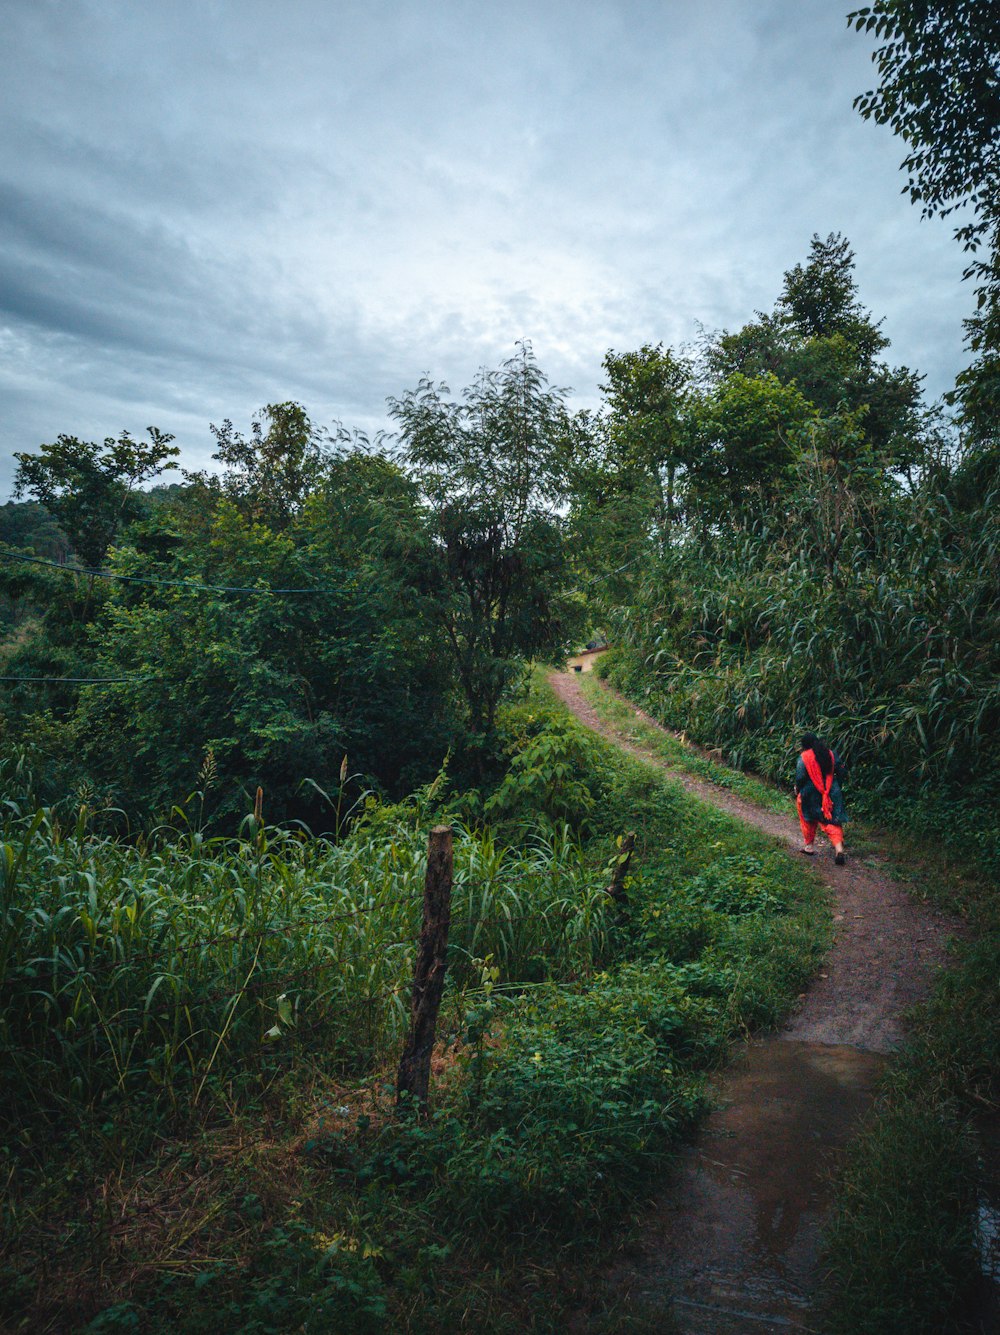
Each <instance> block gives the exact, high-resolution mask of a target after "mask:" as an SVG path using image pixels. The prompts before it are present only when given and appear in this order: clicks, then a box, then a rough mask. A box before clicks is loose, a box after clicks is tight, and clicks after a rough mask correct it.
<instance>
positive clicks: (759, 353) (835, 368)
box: [706, 233, 920, 469]
mask: <svg viewBox="0 0 1000 1335" xmlns="http://www.w3.org/2000/svg"><path fill="white" fill-rule="evenodd" d="M854 263H855V261H854V252H853V251H852V249H851V247H850V244H849V243H848V241H847V239H846V238H845V237H843V236H841V235H840V234H839V233H832V234H831V235H829V236H827V237H826V238H825V239H824V238H821V237H820V236H818V235H814V236H813V238H812V241H811V243H810V247H809V255H808V257H807V259H806V261H805V263H804V264H796V265H794V266H793V267H792V268H791V269H789V270H788V271H787V273H786V274H785V276H784V282H783V285H782V291H781V295H780V297H779V298H778V301H777V304H776V306H775V309H774V312H773V314H770V315H765V314H760V313H758V315H757V318H756V320H754V321H752V322H751V323H750V324H748V325H746V326H745V327H744V328H743V329H741V330H739V331H737V332H736V333H734V334H731V333H728V332H723V333H722V334H720V335H718V336H717V338H716V339H715V340H714V341H712V342H711V343H709V345H708V347H707V348H706V364H707V368H708V371H709V375H710V378H712V379H714V380H716V381H721V380H724V379H725V378H726V377H727V376H730V375H732V374H734V373H739V374H742V375H744V376H748V377H759V376H769V375H770V376H774V377H776V378H777V379H778V380H779V381H780V382H781V384H782V385H786V386H791V385H794V386H795V387H796V388H797V389H798V390H799V392H800V393H801V394H802V395H804V397H805V398H806V399H807V400H808V401H809V403H810V404H811V405H812V406H813V407H814V408H815V409H816V411H817V412H819V413H821V414H823V415H824V416H830V417H832V416H835V415H837V414H840V413H842V412H844V411H847V412H849V413H851V414H852V417H853V420H854V422H855V424H856V425H859V426H860V428H861V430H860V433H857V434H856V436H855V438H856V439H857V441H858V444H859V445H860V446H863V448H864V449H865V451H869V452H874V454H875V455H877V456H878V457H879V458H880V459H882V460H883V462H884V464H885V466H886V467H887V468H890V469H905V468H907V467H909V466H911V465H912V463H913V462H914V460H913V450H914V448H915V442H917V441H918V439H919V434H918V431H917V426H918V423H917V406H918V403H919V399H920V377H919V376H918V375H915V374H914V373H913V372H912V371H910V370H909V369H908V368H907V367H905V366H900V367H890V366H888V365H887V364H886V363H885V362H884V361H883V360H881V354H882V353H883V352H884V351H885V350H886V348H888V346H889V340H888V339H887V338H886V336H885V334H884V333H883V332H882V330H881V327H880V323H881V322H877V321H875V320H874V319H873V318H872V316H871V314H870V312H869V311H867V310H865V308H864V306H863V305H862V304H861V302H860V300H859V298H858V289H857V283H856V282H855V278H854Z"/></svg>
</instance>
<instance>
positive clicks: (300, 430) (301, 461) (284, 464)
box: [189, 403, 328, 531]
mask: <svg viewBox="0 0 1000 1335" xmlns="http://www.w3.org/2000/svg"><path fill="white" fill-rule="evenodd" d="M210 430H211V432H212V435H213V436H214V437H215V441H216V444H217V446H218V449H217V450H216V451H215V453H214V454H213V455H212V458H213V459H217V460H218V461H219V463H221V464H223V465H224V471H223V473H222V476H221V478H218V477H215V476H213V475H210V474H207V473H192V474H189V478H190V480H191V481H193V482H196V483H200V484H202V485H204V486H207V487H208V488H209V489H211V490H216V489H217V490H219V491H220V492H221V493H222V495H224V496H225V497H226V498H227V499H228V500H231V501H233V502H234V504H236V505H237V506H238V507H239V508H240V510H241V511H242V512H243V513H244V514H245V515H246V516H247V517H248V518H250V519H254V520H258V521H260V522H261V523H265V524H267V525H268V526H269V527H270V528H272V529H274V530H276V531H277V530H281V529H285V528H287V527H288V525H289V524H290V523H291V522H292V520H293V519H294V517H295V516H296V515H297V514H298V513H299V512H300V510H301V509H302V506H303V504H304V503H305V499H306V497H307V496H308V495H309V493H310V492H311V491H313V490H314V489H315V488H316V487H317V486H318V485H319V484H320V482H321V480H322V477H323V470H324V468H325V466H326V463H327V459H328V456H327V453H326V451H325V450H324V448H323V444H322V433H320V432H319V431H317V430H316V428H315V427H314V426H313V424H312V422H311V421H310V420H309V416H308V414H307V413H306V410H305V409H304V408H303V407H302V405H301V404H299V403H269V404H267V405H266V406H265V407H264V408H262V409H261V410H260V412H259V413H256V414H255V415H254V418H253V420H252V422H251V426H250V436H249V438H248V437H246V436H244V435H242V434H241V433H240V432H239V431H237V430H236V429H235V428H234V426H233V424H232V422H231V421H230V420H229V419H228V418H226V420H225V421H224V422H223V423H222V426H215V425H212V426H211V428H210Z"/></svg>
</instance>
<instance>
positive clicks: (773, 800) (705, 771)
mask: <svg viewBox="0 0 1000 1335" xmlns="http://www.w3.org/2000/svg"><path fill="white" fill-rule="evenodd" d="M581 690H582V692H583V695H584V698H585V699H586V700H587V702H588V703H589V704H591V705H592V706H593V707H594V709H595V710H596V712H597V715H598V717H599V718H600V719H601V720H602V721H603V722H605V723H608V724H610V725H611V726H612V727H613V728H614V729H615V730H616V731H617V732H619V733H620V734H621V736H622V737H623V738H625V739H626V740H627V741H629V742H632V743H634V744H635V745H638V746H641V747H642V748H643V749H644V750H646V751H648V752H649V754H650V756H652V757H654V758H655V759H656V760H657V761H658V762H659V763H661V764H663V765H665V766H666V767H667V768H668V769H673V770H681V771H683V772H684V773H685V774H692V775H694V777H695V778H698V779H705V780H707V781H708V782H709V783H712V784H714V785H715V786H716V787H717V788H723V789H725V790H726V791H727V792H731V793H735V794H736V795H737V796H738V797H743V798H746V799H747V801H749V802H753V803H755V804H756V805H757V806H759V807H762V808H763V809H764V810H765V811H773V812H775V813H777V814H779V815H787V814H788V811H789V796H788V793H783V792H781V791H780V789H778V788H776V787H775V786H774V785H773V784H770V783H765V782H764V781H763V780H762V779H758V778H756V777H755V776H754V775H752V774H744V773H743V772H742V771H741V770H738V769H733V767H732V766H731V765H727V764H725V763H724V762H723V761H721V760H714V759H712V758H711V757H710V756H708V755H704V754H702V753H701V752H700V751H698V750H696V749H695V748H694V747H693V746H692V745H690V744H688V743H685V742H683V741H681V740H680V738H678V737H675V736H674V735H673V734H672V733H670V732H666V731H664V729H663V728H662V727H660V726H658V725H657V724H655V723H651V722H650V721H649V720H648V719H645V718H640V717H639V716H638V715H637V713H636V705H635V704H634V703H632V701H630V700H626V699H625V698H624V697H622V696H620V695H615V694H613V693H612V692H611V691H609V690H608V689H607V687H606V686H605V685H604V682H603V679H602V677H601V676H600V675H599V674H598V672H590V673H587V674H586V675H584V676H581Z"/></svg>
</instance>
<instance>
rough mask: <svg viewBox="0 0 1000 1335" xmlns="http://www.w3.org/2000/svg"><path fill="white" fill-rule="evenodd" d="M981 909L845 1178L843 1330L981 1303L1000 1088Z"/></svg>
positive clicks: (834, 1272) (905, 1330)
mask: <svg viewBox="0 0 1000 1335" xmlns="http://www.w3.org/2000/svg"><path fill="white" fill-rule="evenodd" d="M976 918H977V921H976V932H977V936H976V939H975V940H973V941H972V942H970V943H968V944H966V945H964V946H963V947H962V948H961V954H960V957H959V960H958V962H957V964H956V965H955V967H953V968H952V969H951V970H950V971H949V972H948V974H946V975H945V976H944V978H942V979H941V981H940V983H939V985H938V987H937V989H936V991H935V994H934V996H933V997H932V999H931V1001H930V1002H929V1003H928V1004H927V1005H926V1006H925V1007H923V1008H922V1010H921V1012H920V1013H919V1016H918V1019H917V1026H916V1032H915V1034H914V1037H913V1038H912V1040H911V1041H910V1043H909V1044H908V1046H907V1047H906V1048H905V1049H904V1051H903V1053H902V1055H901V1057H900V1058H899V1060H898V1061H897V1063H896V1065H895V1066H894V1068H893V1069H892V1070H891V1072H890V1076H889V1078H888V1080H887V1081H886V1083H885V1086H884V1089H883V1093H882V1097H881V1099H880V1101H879V1103H878V1105H877V1107H876V1109H875V1111H874V1112H873V1114H872V1115H871V1117H870V1118H869V1119H868V1122H867V1124H866V1127H865V1129H864V1130H863V1131H862V1133H861V1135H860V1136H859V1137H858V1138H857V1140H856V1141H855V1142H854V1144H853V1145H852V1147H851V1151H850V1157H849V1162H848V1165H847V1168H846V1170H845V1171H844V1173H843V1175H842V1178H841V1180H840V1182H839V1185H838V1192H837V1202H836V1209H835V1212H834V1216H833V1219H832V1222H831V1225H830V1227H829V1230H828V1233H827V1250H828V1259H829V1263H830V1267H831V1275H830V1284H829V1295H828V1305H829V1308H830V1312H831V1316H830V1329H831V1331H833V1332H837V1333H838V1335H839V1333H840V1332H843V1335H848V1333H850V1335H855V1332H860V1335H909V1332H911V1331H913V1332H918V1333H919V1332H925V1333H926V1335H937V1332H938V1331H941V1330H953V1329H955V1330H958V1329H963V1328H965V1327H964V1326H963V1325H962V1321H961V1318H962V1317H963V1316H969V1315H970V1314H971V1308H972V1306H973V1304H974V1299H975V1290H976V1277H977V1271H978V1265H979V1256H978V1245H979V1239H978V1238H977V1233H976V1213H977V1207H978V1205H979V1203H980V1201H979V1196H978V1194H977V1184H978V1180H979V1177H980V1171H979V1164H978V1158H979V1146H978V1144H977V1136H976V1124H977V1122H978V1121H979V1119H980V1117H981V1114H982V1111H983V1109H984V1108H988V1107H990V1106H993V1107H995V1106H996V1100H997V1095H998V1093H1000V987H998V985H997V979H998V978H1000V931H998V922H997V907H996V904H995V902H993V903H989V902H987V904H986V905H985V906H984V907H983V908H981V909H979V910H977V911H976ZM987 1125H988V1124H987ZM993 1134H994V1135H995V1130H994V1131H993ZM969 1328H970V1329H971V1328H974V1327H972V1326H970V1327H969Z"/></svg>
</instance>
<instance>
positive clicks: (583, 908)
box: [0, 774, 605, 1117]
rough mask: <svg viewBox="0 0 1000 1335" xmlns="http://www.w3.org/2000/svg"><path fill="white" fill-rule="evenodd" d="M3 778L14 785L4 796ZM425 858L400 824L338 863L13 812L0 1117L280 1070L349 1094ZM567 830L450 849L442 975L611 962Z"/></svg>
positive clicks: (9, 818)
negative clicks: (313, 1057) (308, 1072)
mask: <svg viewBox="0 0 1000 1335" xmlns="http://www.w3.org/2000/svg"><path fill="white" fill-rule="evenodd" d="M10 777H11V776H10V775H9V774H8V778H10ZM425 842H426V836H425V834H424V832H423V831H421V830H420V829H419V828H417V825H416V824H415V822H414V819H413V815H412V813H407V812H404V811H398V812H396V813H389V815H388V817H387V816H385V815H383V816H381V817H380V818H377V819H375V820H373V821H370V822H367V823H366V822H364V821H362V822H361V823H360V824H359V826H358V827H357V828H356V829H355V831H354V832H353V833H352V834H351V835H350V836H349V837H348V838H346V839H345V840H344V841H343V842H342V843H340V844H334V843H331V842H329V841H326V840H321V839H313V838H312V837H306V836H305V835H303V834H299V833H295V832H289V831H287V830H280V829H273V828H267V827H265V826H263V825H262V824H261V823H260V822H259V821H257V820H255V819H254V818H252V817H251V818H249V819H248V822H246V823H245V833H244V837H242V838H240V839H219V838H216V839H206V838H203V837H202V836H201V835H200V834H199V833H197V832H192V831H190V830H189V831H186V832H183V831H182V832H180V833H177V832H173V833H172V834H171V835H170V836H169V837H167V835H166V833H165V832H161V834H160V836H159V837H153V838H152V839H150V840H148V841H144V840H133V841H131V842H126V841H124V840H122V839H120V838H114V837H108V836H107V835H102V834H101V833H99V832H96V831H95V830H94V829H93V828H92V820H91V818H90V815H89V813H88V812H87V811H86V809H85V808H84V809H82V810H81V811H80V812H78V813H77V815H76V818H75V819H74V820H72V822H69V821H67V819H66V817H65V816H60V815H59V814H58V813H56V812H54V811H52V810H51V809H45V808H42V809H39V810H37V811H30V810H22V809H21V805H20V804H19V803H18V802H17V800H16V798H13V799H8V802H7V811H6V815H5V817H4V819H3V823H2V826H0V1080H2V1081H3V1083H4V1088H5V1091H6V1097H5V1106H6V1109H7V1112H8V1114H9V1115H11V1116H12V1117H18V1116H21V1115H23V1114H24V1113H25V1111H26V1110H27V1109H28V1108H32V1109H35V1110H36V1111H39V1110H41V1111H46V1112H48V1113H49V1114H50V1115H54V1114H55V1113H56V1112H57V1111H58V1109H60V1108H61V1107H64V1106H66V1105H67V1104H70V1105H78V1106H92V1105H94V1104H101V1103H106V1102H107V1101H109V1100H111V1101H114V1100H116V1099H119V1098H125V1097H132V1096H135V1095H137V1094H142V1095H154V1096H157V1097H159V1098H162V1099H163V1100H165V1101H166V1102H167V1103H168V1104H170V1105H171V1106H172V1107H174V1108H175V1109H176V1108H177V1107H178V1106H190V1105H191V1104H197V1103H198V1102H199V1101H201V1100H202V1099H204V1098H206V1097H208V1096H210V1095H211V1094H212V1092H213V1091H214V1090H216V1089H217V1088H220V1087H222V1086H223V1085H224V1084H225V1083H226V1082H232V1081H241V1080H247V1079H249V1080H258V1081H259V1080H260V1079H263V1078H266V1077H267V1076H269V1075H270V1074H273V1073H274V1072H275V1071H278V1070H280V1069H281V1068H282V1066H283V1065H284V1064H286V1063H287V1061H288V1060H289V1059H290V1057H291V1054H292V1053H293V1052H294V1051H301V1050H303V1049H308V1050H312V1051H314V1052H316V1053H322V1054H323V1058H324V1061H325V1062H327V1063H329V1064H332V1065H334V1066H336V1067H339V1068H342V1069H344V1070H346V1071H352V1072H358V1071H363V1070H367V1069H370V1068H371V1067H372V1066H373V1065H376V1064H378V1063H379V1062H384V1061H385V1060H386V1059H387V1057H388V1056H389V1055H390V1054H391V1053H392V1050H393V1046H394V1044H396V1043H397V1041H398V1040H399V1039H400V1038H401V1035H402V1033H403V1030H404V1027H405V1025H406V1023H407V1019H408V1007H409V989H410V986H411V984H412V972H413V960H414V954H415V949H416V941H417V936H418V933H419V930H420V919H421V906H422V895H423V879H424V873H425V866H426V850H425ZM603 898H604V897H603V896H602V893H601V886H600V882H599V878H598V877H597V876H596V875H595V872H594V870H593V862H592V861H591V863H590V864H589V865H588V864H586V863H585V861H584V858H583V854H582V851H581V848H580V845H579V843H578V842H577V840H576V839H575V838H574V837H573V836H572V835H571V834H570V832H569V831H568V829H566V828H561V829H545V830H541V829H540V830H539V831H538V832H537V833H535V834H534V835H533V836H532V837H530V838H529V840H528V842H527V844H526V846H524V847H523V848H521V849H519V850H515V849H511V848H506V847H503V846H501V845H500V844H499V843H498V842H497V840H496V838H495V837H494V835H492V834H491V833H490V832H488V831H487V832H476V831H474V830H472V829H469V828H466V827H460V828H458V829H457V830H456V846H455V889H454V897H453V907H452V918H453V926H452V935H451V941H452V965H453V968H452V974H453V978H454V979H455V980H456V982H457V983H459V984H460V983H461V982H463V981H464V980H468V979H478V977H479V976H481V967H480V968H479V972H478V973H477V967H479V966H480V965H481V962H482V961H484V960H487V959H489V961H490V965H491V968H493V969H495V970H496V971H497V974H496V977H497V979H498V981H499V982H501V983H503V982H513V981H517V980H524V979H535V978H544V977H548V976H549V975H550V974H551V973H552V972H553V971H557V972H558V973H559V974H560V976H572V975H573V974H574V972H579V971H581V970H586V969H588V968H589V967H590V966H591V965H592V963H593V962H594V960H595V958H597V957H599V955H600V952H601V951H602V949H603V946H604V941H605V921H604V902H603Z"/></svg>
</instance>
